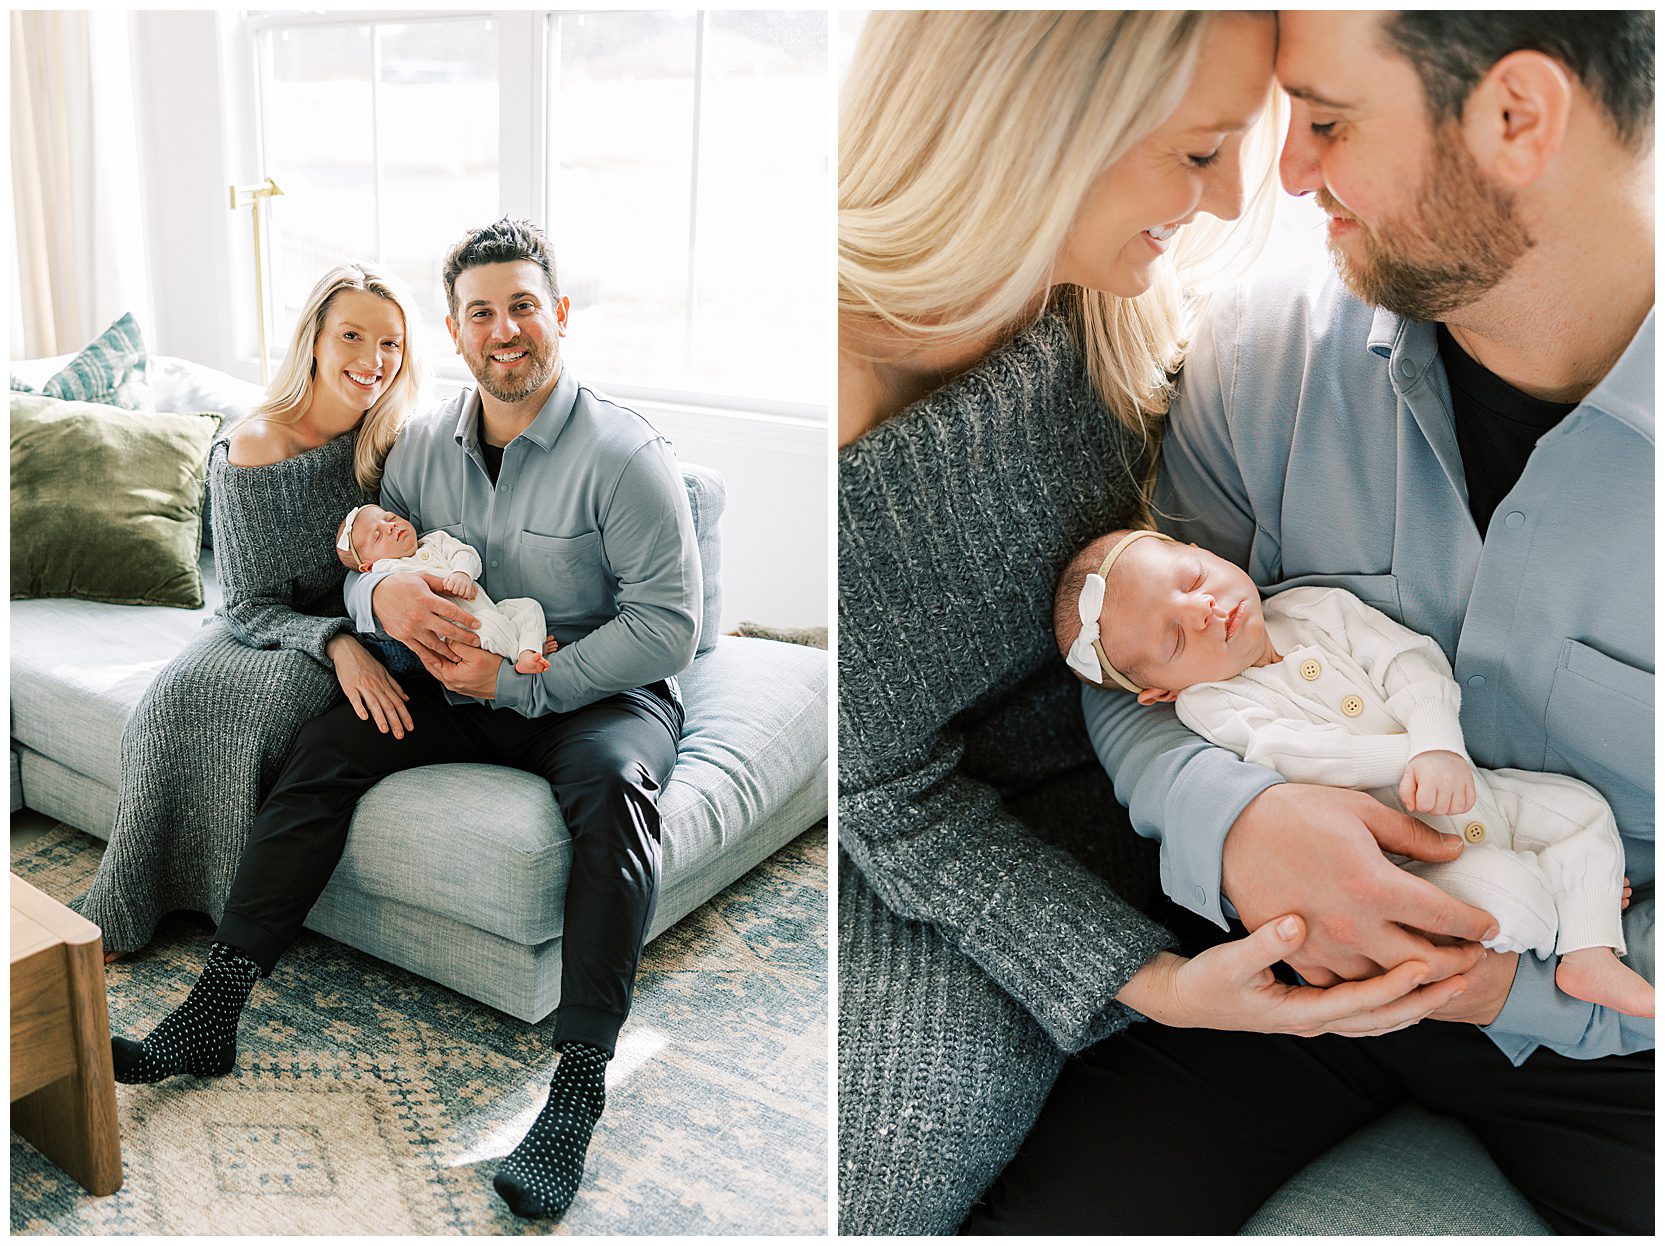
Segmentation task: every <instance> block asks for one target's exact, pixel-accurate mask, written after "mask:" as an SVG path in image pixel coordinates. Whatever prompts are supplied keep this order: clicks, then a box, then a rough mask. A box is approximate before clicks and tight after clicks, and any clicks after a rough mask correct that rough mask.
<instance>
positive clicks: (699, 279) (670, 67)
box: [548, 12, 832, 404]
mask: <svg viewBox="0 0 1665 1246" xmlns="http://www.w3.org/2000/svg"><path fill="white" fill-rule="evenodd" d="M701 20H702V18H701V16H700V15H698V14H693V13H686V12H678V13H602V14H594V13H590V14H583V15H576V14H575V15H567V16H562V17H559V18H556V19H554V20H553V22H552V24H551V26H552V28H551V38H550V61H551V81H552V88H551V92H550V101H551V103H550V114H549V127H548V128H549V136H550V137H549V161H548V175H549V183H548V225H549V229H550V236H551V238H552V240H553V241H554V244H555V248H556V254H557V257H558V260H559V263H560V265H561V273H562V285H563V292H564V293H566V294H567V295H569V296H570V297H571V298H572V301H573V310H572V335H571V336H570V337H569V338H568V339H567V341H566V344H565V346H564V349H565V350H566V351H567V353H568V355H569V357H570V358H571V359H572V360H573V361H574V366H575V367H577V368H580V369H582V370H583V371H584V373H585V375H586V376H588V377H590V378H591V379H593V380H595V381H596V382H598V383H602V384H610V383H611V384H628V385H634V386H640V387H644V388H660V389H672V390H684V391H697V392H703V393H709V394H722V395H733V396H743V397H747V398H756V399H774V400H784V401H792V402H804V403H813V404H820V403H822V402H824V400H825V393H826V383H827V376H826V355H827V352H826V342H827V340H828V336H827V335H828V334H829V333H830V331H831V317H830V303H831V300H832V291H831V289H830V288H829V283H828V281H827V278H826V274H827V272H828V271H829V263H828V256H829V254H830V251H829V248H830V246H831V239H830V237H829V236H828V232H829V231H828V221H829V219H830V213H829V211H828V204H829V202H830V200H829V196H830V195H831V193H832V188H831V182H830V175H829V161H828V152H827V143H826V137H827V123H826V108H827V100H828V95H827V90H826V55H827V21H826V16H825V14H824V13H819V12H806V13H796V12H792V13H783V12H774V13H769V12H727V13H714V14H709V15H706V16H705V17H704V18H703V20H704V22H705V26H704V34H703V45H702V44H701V41H700V40H701V34H700V27H699V24H700V22H701Z"/></svg>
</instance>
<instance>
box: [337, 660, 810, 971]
mask: <svg viewBox="0 0 1665 1246" xmlns="http://www.w3.org/2000/svg"><path fill="white" fill-rule="evenodd" d="M827 678H828V675H827V656H826V654H824V653H822V652H821V651H819V650H815V649H806V648H803V647H801V646H797V645H783V644H779V643H776V642H773V641H767V640H746V639H743V638H740V637H735V636H725V637H723V639H722V642H721V643H720V644H718V645H717V646H716V647H715V648H714V649H712V650H710V651H709V652H707V653H706V654H704V655H703V656H701V657H698V658H696V659H695V660H694V664H693V665H692V666H690V667H689V668H688V670H686V671H685V672H683V674H682V675H680V676H679V677H678V679H679V682H680V683H681V685H682V696H683V701H684V703H685V704H686V707H687V721H686V724H685V726H684V728H683V734H682V742H681V744H680V745H679V747H678V750H677V759H676V769H675V770H674V771H673V772H672V774H671V778H670V782H669V783H667V784H666V785H665V792H664V795H663V796H662V797H660V801H659V810H660V814H661V816H662V820H663V825H664V841H663V845H662V846H663V851H664V860H663V866H664V869H665V870H666V872H667V873H670V872H675V873H677V874H679V875H683V876H689V875H692V874H696V873H697V872H698V871H699V870H700V868H701V867H702V865H704V864H705V863H707V862H712V861H715V860H716V859H717V858H718V857H719V856H720V855H721V854H722V853H723V851H724V849H725V848H726V847H727V846H729V841H730V840H731V839H732V837H734V836H736V835H740V834H744V833H745V832H746V831H747V829H748V828H750V827H752V826H755V825H757V824H758V823H759V822H760V821H762V820H763V819H765V818H767V817H768V816H769V815H771V814H772V813H774V812H776V811H777V810H778V809H780V808H781V807H782V806H784V805H785V804H786V802H787V801H788V800H789V799H790V798H791V797H792V796H793V795H794V794H795V793H796V792H797V791H798V790H799V789H800V788H802V787H803V786H804V785H805V784H806V783H808V782H809V781H810V780H811V779H812V778H813V777H814V776H815V775H816V774H817V773H819V771H820V769H821V767H822V765H823V763H824V762H825V759H826V756H827ZM487 784H490V785H491V799H490V800H482V799H480V793H481V791H482V790H484V789H485V785H487ZM435 810H443V811H444V812H443V813H442V814H441V815H440V816H437V817H436V816H435ZM571 854H572V849H571V842H570V837H569V836H568V834H567V829H566V824H565V822H564V821H563V820H562V818H561V814H560V810H559V809H558V808H557V807H556V805H555V801H554V798H553V796H552V795H551V793H550V790H549V785H548V784H547V783H546V782H544V781H543V780H542V779H540V778H538V777H537V776H535V775H532V774H528V773H526V772H524V771H519V770H507V769H504V768H502V767H498V766H480V765H450V766H430V767H426V768H423V769H420V770H410V771H406V772H404V773H403V774H396V775H392V776H390V777H389V778H387V779H384V780H383V781H382V782H381V783H379V784H377V785H376V787H375V788H374V789H372V790H371V792H370V793H369V794H368V795H367V796H365V798H364V799H363V800H362V801H361V802H360V803H359V810H358V813H357V814H356V815H355V817H354V820H353V830H352V834H351V835H350V836H349V837H348V840H347V849H346V852H345V853H344V854H343V856H342V859H341V863H340V865H338V866H337V867H336V872H335V879H336V880H337V881H338V882H339V883H340V884H341V885H342V886H345V887H350V888H353V889H355V890H358V891H362V892H365V893H367V894H369V895H373V896H378V897H381V898H383V899H388V900H398V901H401V902H403V903H405V904H409V905H414V906H417V907H421V908H426V909H429V910H431V911H433V912H437V913H443V914H445V915H446V916H448V917H453V918H456V919H457V920H459V921H464V922H467V923H468V924H470V925H473V926H478V927H479V928H481V929H483V930H487V931H490V932H491V933H492V934H496V935H501V936H502V937H504V938H506V939H511V940H513V941H515V942H517V943H525V944H537V943H542V942H544V941H545V940H548V939H552V938H554V937H555V936H556V935H557V934H559V933H560V930H561V913H562V909H563V906H564V904H565V899H566V874H567V869H568V867H569V862H570V859H571Z"/></svg>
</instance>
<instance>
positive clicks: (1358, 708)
mask: <svg viewBox="0 0 1665 1246" xmlns="http://www.w3.org/2000/svg"><path fill="white" fill-rule="evenodd" d="M1341 712H1342V713H1343V714H1345V715H1347V717H1349V718H1357V717H1358V716H1359V715H1360V714H1362V713H1364V698H1363V697H1357V696H1353V697H1342V698H1341Z"/></svg>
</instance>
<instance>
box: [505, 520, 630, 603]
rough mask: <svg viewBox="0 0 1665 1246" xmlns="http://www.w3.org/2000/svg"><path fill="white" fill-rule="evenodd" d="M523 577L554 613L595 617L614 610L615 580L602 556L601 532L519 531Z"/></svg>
mask: <svg viewBox="0 0 1665 1246" xmlns="http://www.w3.org/2000/svg"><path fill="white" fill-rule="evenodd" d="M520 563H521V571H522V579H523V580H524V582H525V585H526V588H527V590H528V591H529V593H530V594H531V595H534V596H536V597H538V598H539V599H540V600H542V601H543V602H544V603H545V604H546V605H547V606H548V607H549V608H550V610H551V611H552V617H556V618H563V619H592V618H595V617H597V616H601V615H611V614H613V613H614V581H613V575H612V572H611V571H610V570H609V569H608V567H607V563H606V561H605V559H604V558H603V557H602V550H601V533H599V532H580V533H578V534H577V535H576V536H544V535H543V534H542V533H538V532H522V533H521V534H520Z"/></svg>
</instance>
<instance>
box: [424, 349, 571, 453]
mask: <svg viewBox="0 0 1665 1246" xmlns="http://www.w3.org/2000/svg"><path fill="white" fill-rule="evenodd" d="M577 403H578V382H577V381H576V380H575V379H574V378H573V375H572V369H571V368H569V367H567V365H566V362H565V361H564V360H563V361H562V363H561V378H560V380H558V381H556V382H555V388H554V389H552V390H550V391H549V397H548V398H547V399H546V400H545V401H544V404H543V407H542V408H541V409H540V410H539V411H538V414H537V415H536V416H535V417H534V418H533V420H532V422H531V423H530V424H528V425H527V426H526V429H525V431H524V432H522V433H521V434H520V436H521V437H524V438H525V439H526V440H527V441H530V442H532V443H534V444H535V445H536V446H537V447H538V448H539V449H540V450H545V451H547V450H548V449H549V448H550V447H551V446H553V445H554V444H555V439H556V438H557V437H559V436H560V435H561V430H562V429H563V428H565V427H566V426H567V421H568V420H570V419H571V418H572V409H573V407H574V406H576V405H577ZM458 407H459V410H458V412H457V427H456V429H455V431H454V432H453V433H452V436H453V437H454V438H455V439H456V442H457V444H458V445H459V446H461V447H462V448H463V449H464V450H467V451H468V452H469V453H470V454H473V453H475V452H476V451H478V450H479V448H480V415H481V411H480V391H479V389H478V387H476V388H474V389H468V390H464V391H463V393H462V397H461V399H460V401H459V404H458ZM516 440H519V438H516Z"/></svg>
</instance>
